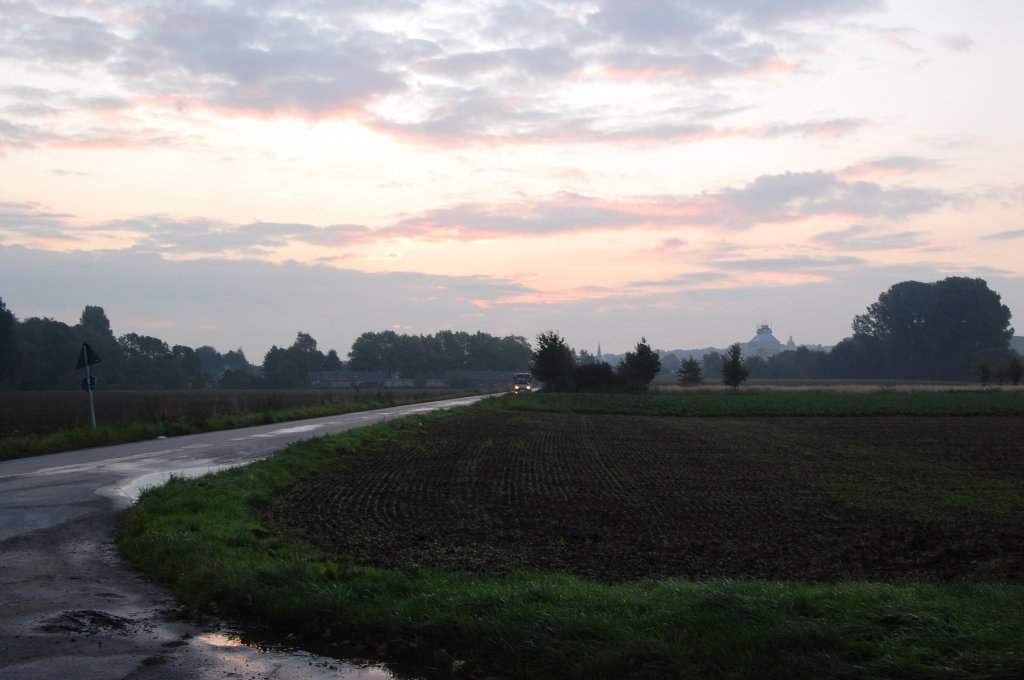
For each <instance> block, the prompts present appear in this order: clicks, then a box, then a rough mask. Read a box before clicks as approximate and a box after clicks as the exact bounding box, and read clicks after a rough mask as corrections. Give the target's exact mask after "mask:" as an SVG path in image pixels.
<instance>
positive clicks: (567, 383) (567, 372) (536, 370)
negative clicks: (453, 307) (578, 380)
mask: <svg viewBox="0 0 1024 680" xmlns="http://www.w3.org/2000/svg"><path fill="white" fill-rule="evenodd" d="M575 367H576V356H575V353H574V352H573V351H572V348H570V347H569V346H568V345H567V344H565V340H564V339H563V338H562V336H560V335H559V334H558V333H556V332H554V331H545V332H544V333H541V334H540V335H538V336H537V349H535V350H534V351H533V354H532V355H531V362H530V372H531V373H532V374H533V377H534V378H536V379H537V380H539V381H541V382H542V383H544V389H545V390H548V391H551V392H566V391H571V390H573V389H574V388H575V385H574V384H573V379H572V373H573V369H574V368H575Z"/></svg>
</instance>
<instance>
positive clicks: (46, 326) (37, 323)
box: [14, 317, 106, 390]
mask: <svg viewBox="0 0 1024 680" xmlns="http://www.w3.org/2000/svg"><path fill="white" fill-rule="evenodd" d="M17 338H18V342H17V366H16V369H15V378H14V381H15V386H16V387H17V388H18V389H20V390H47V389H49V390H53V389H69V388H75V387H77V386H78V381H79V379H80V378H81V376H80V375H77V374H76V371H75V362H76V360H77V359H78V356H79V353H80V352H81V351H82V341H81V340H80V339H79V338H78V337H77V333H76V332H75V329H74V328H72V327H71V326H68V325H67V324H65V323H62V322H60V321H54V320H53V319H47V318H42V319H40V318H36V317H32V318H29V319H25V320H24V321H22V322H21V323H20V324H19V325H18V335H17ZM100 356H101V357H102V358H103V359H104V361H105V360H106V357H103V355H100Z"/></svg>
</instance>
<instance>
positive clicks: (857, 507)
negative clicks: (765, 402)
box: [264, 410, 1024, 582]
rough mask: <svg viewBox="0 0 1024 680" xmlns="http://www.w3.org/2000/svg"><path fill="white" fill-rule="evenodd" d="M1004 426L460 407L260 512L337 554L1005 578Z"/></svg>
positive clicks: (624, 569)
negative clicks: (453, 413)
mask: <svg viewBox="0 0 1024 680" xmlns="http://www.w3.org/2000/svg"><path fill="white" fill-rule="evenodd" d="M1022 424H1024V419H1022V418H1020V417H923V416H916V417H899V416H893V417H835V418H828V417H815V418H787V417H774V418H651V417H636V416H608V415H601V416H584V415H567V414H549V413H512V412H505V411H486V410H476V411H471V412H468V413H465V414H460V415H459V416H458V417H450V418H444V419H441V420H436V421H427V422H425V423H423V424H421V425H420V426H419V429H418V431H417V433H416V435H415V436H408V435H403V436H402V437H400V438H396V439H394V441H391V442H390V443H388V444H386V445H380V446H376V447H373V448H370V449H368V450H363V451H360V452H358V453H355V454H346V455H345V456H343V457H342V458H341V459H340V461H339V463H338V465H337V466H336V467H335V468H334V469H333V470H332V471H331V472H330V473H325V474H321V475H319V476H318V477H317V478H315V479H309V480H306V482H305V483H303V484H301V485H299V486H297V487H293V488H291V489H289V490H288V492H287V493H285V494H282V495H280V496H279V497H278V498H277V499H275V502H274V503H273V504H272V505H271V506H270V507H267V508H265V509H264V518H265V519H266V520H267V521H268V522H269V523H271V524H272V525H273V526H275V527H277V528H278V529H279V530H280V531H281V532H283V533H289V534H292V535H297V536H299V537H301V538H302V540H305V541H308V542H309V543H310V544H311V545H314V546H316V547H318V548H320V549H322V550H324V551H326V552H328V553H330V554H332V555H334V556H336V557H337V558H338V559H339V560H342V561H350V562H355V563H362V564H370V565H376V566H381V567H389V568H393V567H409V566H413V565H421V566H424V567H429V568H438V569H446V570H456V571H471V572H481V571H487V572H504V571H509V570H535V571H550V572H568V573H571V574H575V575H578V576H581V577H584V578H588V579H594V580H599V581H603V582H622V581H632V580H637V579H643V578H662V577H676V576H678V577H686V578H692V579H704V578H763V579H794V580H802V581H813V582H828V581H835V580H848V579H857V580H860V579H864V580H885V581H890V582H892V581H895V582H900V581H911V580H913V581H922V580H923V581H952V580H960V579H963V580H970V581H990V580H1000V581H1013V582H1024V440H1022V438H1021V437H1020V432H1021V425H1022Z"/></svg>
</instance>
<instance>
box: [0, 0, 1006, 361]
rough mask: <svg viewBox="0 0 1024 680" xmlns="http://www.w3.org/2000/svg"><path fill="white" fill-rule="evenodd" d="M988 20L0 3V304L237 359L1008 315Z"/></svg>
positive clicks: (753, 7)
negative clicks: (915, 307)
mask: <svg viewBox="0 0 1024 680" xmlns="http://www.w3.org/2000/svg"><path fill="white" fill-rule="evenodd" d="M1021 25H1024V4H1022V3H1019V2H1013V1H1010V0H979V1H978V2H974V3H969V4H965V3H962V2H957V1H955V0H938V1H936V0H930V1H926V0H820V1H819V2H814V3H808V2H805V1H803V0H799V1H798V0H790V1H788V2H781V1H780V2H775V3H765V2H762V1H761V0H729V1H728V2H710V1H707V0H647V1H645V2H640V3H624V2H618V1H615V0H593V1H588V2H582V1H580V2H577V1H575V0H543V1H542V0H480V1H477V2H473V3H469V4H466V3H455V2H443V1H442V2H432V3H426V2H416V1H411V2H405V1H403V2H401V3H380V2H359V1H356V2H350V3H345V4H344V5H341V6H337V7H334V6H329V5H328V6H324V5H319V4H316V3H307V2H305V1H304V0H292V1H287V0H286V1H280V2H269V3H261V4H260V5H259V6H258V7H256V6H248V5H245V4H225V3H213V2H197V3H189V4H187V5H182V4H181V3H176V2H170V1H169V0H153V1H152V2H147V3H145V4H140V5H136V4H127V5H126V4H125V3H120V2H113V1H112V0H94V1H92V2H88V3H69V2H66V1H65V0H39V1H35V2H27V1H25V2H23V1H20V0H14V1H12V2H6V3H4V4H3V5H2V6H0V37H2V43H0V44H3V45H4V47H3V48H0V173H2V176H3V177H4V182H3V183H2V185H0V298H2V299H3V300H4V301H5V303H6V304H7V307H8V308H9V309H11V310H12V311H13V312H14V313H15V314H16V315H17V316H18V318H28V317H33V316H49V317H52V318H55V319H58V320H61V321H64V322H65V323H69V325H74V323H76V322H77V319H78V316H79V314H80V312H81V310H82V308H83V307H85V306H86V305H97V306H101V307H103V308H104V310H105V311H106V313H107V316H108V318H110V319H111V323H112V326H113V327H115V328H117V329H118V330H119V335H120V334H123V333H127V332H135V333H139V334H141V335H150V336H153V337H159V338H160V339H162V340H165V341H166V342H168V344H171V345H174V344H181V345H186V346H190V347H197V346H202V345H210V346H213V347H215V348H217V349H218V351H222V352H223V351H228V350H230V349H237V348H238V347H241V348H243V349H244V350H246V351H247V357H251V358H250V360H252V359H254V358H262V357H263V356H264V355H265V353H266V352H267V350H269V348H270V347H271V346H272V345H276V346H279V347H287V346H289V345H290V344H291V343H292V342H293V340H294V338H295V335H296V333H297V332H299V331H302V332H307V333H309V334H310V335H312V336H313V337H314V338H316V339H317V341H318V343H319V344H321V345H322V346H324V347H328V348H334V349H338V351H339V352H340V351H341V350H340V349H339V348H347V347H351V344H352V342H353V341H354V340H355V338H356V337H357V336H358V335H359V334H360V333H362V332H365V331H368V330H370V331H375V330H385V329H390V330H395V331H396V332H398V333H408V334H424V335H426V334H434V333H436V332H438V331H440V330H444V329H474V330H480V331H483V332H486V333H489V334H491V335H495V336H499V337H503V336H507V335H519V336H523V337H526V338H527V339H529V340H530V341H531V342H532V341H533V340H534V339H535V338H536V336H537V335H538V334H539V333H541V332H543V331H547V330H555V331H556V332H558V333H560V334H561V335H562V336H563V337H564V338H565V339H566V342H567V343H568V344H569V345H570V346H572V347H576V348H578V349H587V351H589V352H593V351H594V349H596V346H597V344H598V343H600V344H601V345H602V346H603V350H604V351H605V352H607V353H610V354H622V353H624V352H626V351H629V350H630V349H631V348H632V347H633V346H634V345H635V343H636V342H637V341H639V339H640V338H641V337H646V338H647V340H648V342H649V344H650V345H651V346H652V347H657V348H663V347H673V348H687V347H689V348H698V347H727V346H729V345H730V344H732V343H733V342H746V341H747V339H749V337H751V336H753V334H754V332H755V331H756V326H757V324H759V323H761V320H764V319H767V320H770V322H771V324H772V328H773V330H776V331H777V332H779V333H781V334H782V337H781V338H780V339H782V340H783V342H785V339H786V338H788V337H789V336H792V337H793V338H794V340H795V342H797V343H798V344H806V345H812V346H813V345H822V346H834V345H835V344H837V343H838V342H840V341H841V340H842V339H843V338H845V337H849V336H850V335H851V334H852V331H851V329H850V324H851V322H852V320H853V318H854V316H856V315H858V314H862V313H864V311H865V310H866V308H867V307H868V306H869V305H870V304H872V303H873V302H875V301H877V300H878V297H879V295H880V294H881V293H883V292H885V291H886V290H888V289H889V287H891V286H892V285H895V284H897V283H900V282H902V281H908V280H916V281H923V282H934V281H938V280H941V279H943V278H946V277H948V276H968V277H972V278H983V279H985V280H986V281H987V282H988V285H989V287H990V288H991V289H992V290H993V291H994V292H996V293H998V294H999V295H1000V296H1001V298H1002V302H1003V303H1004V304H1005V305H1007V306H1008V307H1009V308H1010V310H1011V311H1014V310H1017V309H1024V262H1021V259H1020V257H1019V252H1020V250H1021V246H1022V242H1024V166H1022V165H1021V163H1020V158H1022V157H1024V134H1022V133H1021V130H1020V120H1022V119H1024V88H1020V87H1017V86H1015V85H1014V82H1013V80H1012V78H1013V75H1012V74H1013V73H1014V70H1013V67H1014V66H1015V65H1017V64H1019V63H1021V62H1022V61H1024V43H1021V41H1020V40H1019V37H1018V36H1017V35H1016V34H1017V33H1018V32H1019V31H1018V30H1017V28H1018V27H1019V26H1021ZM748 328H749V331H748ZM470 332H472V331H470ZM737 338H738V339H737ZM668 351H671V350H668Z"/></svg>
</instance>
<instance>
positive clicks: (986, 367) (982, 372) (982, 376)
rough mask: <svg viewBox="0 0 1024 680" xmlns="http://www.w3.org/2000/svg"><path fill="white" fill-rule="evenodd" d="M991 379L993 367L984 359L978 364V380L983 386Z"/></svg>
mask: <svg viewBox="0 0 1024 680" xmlns="http://www.w3.org/2000/svg"><path fill="white" fill-rule="evenodd" d="M991 378H992V366H991V365H990V364H989V363H988V359H982V360H981V361H979V362H978V380H980V381H981V384H982V385H987V384H988V381H989V380H990V379H991Z"/></svg>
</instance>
